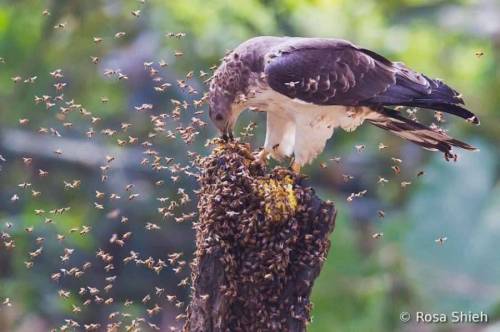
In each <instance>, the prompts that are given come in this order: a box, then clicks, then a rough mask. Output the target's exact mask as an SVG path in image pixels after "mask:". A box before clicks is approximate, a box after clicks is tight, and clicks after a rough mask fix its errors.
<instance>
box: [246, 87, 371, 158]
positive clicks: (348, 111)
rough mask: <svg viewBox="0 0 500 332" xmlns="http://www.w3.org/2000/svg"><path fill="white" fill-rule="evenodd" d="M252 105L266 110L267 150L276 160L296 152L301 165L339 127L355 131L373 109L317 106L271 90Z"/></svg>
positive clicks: (320, 149) (259, 95)
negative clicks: (354, 109)
mask: <svg viewBox="0 0 500 332" xmlns="http://www.w3.org/2000/svg"><path fill="white" fill-rule="evenodd" d="M249 104H250V105H249V106H256V107H258V108H259V110H261V111H265V112H267V127H266V140H265V143H264V149H266V150H267V151H269V152H270V153H271V156H273V157H274V158H276V159H281V158H283V157H284V156H291V155H292V154H293V155H294V158H295V162H296V163H298V164H299V165H305V164H308V163H310V162H311V161H312V160H313V159H314V158H315V157H316V156H317V155H318V154H320V153H321V152H322V151H323V149H324V148H325V145H326V141H327V140H328V139H329V138H330V137H331V136H332V134H333V130H334V129H335V128H336V127H341V128H343V129H345V130H347V131H352V130H354V129H356V128H357V127H358V126H359V125H361V124H362V123H363V121H364V119H365V117H366V115H367V114H368V113H369V112H370V110H369V109H367V108H366V109H362V110H361V109H357V110H356V112H354V111H353V110H352V108H349V107H345V106H318V105H314V104H310V103H307V102H304V101H302V100H299V99H290V98H288V97H286V96H284V95H282V94H280V93H278V92H276V91H274V90H272V89H269V88H268V89H263V90H261V91H260V92H259V93H258V94H257V95H256V96H255V97H254V98H253V99H251V100H250V102H249Z"/></svg>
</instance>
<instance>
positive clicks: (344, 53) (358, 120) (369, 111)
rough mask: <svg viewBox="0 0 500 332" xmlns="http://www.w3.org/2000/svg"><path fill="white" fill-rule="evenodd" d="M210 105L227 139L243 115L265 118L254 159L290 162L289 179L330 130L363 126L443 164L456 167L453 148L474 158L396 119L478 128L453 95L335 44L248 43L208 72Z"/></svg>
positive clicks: (441, 136)
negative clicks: (430, 115) (438, 156)
mask: <svg viewBox="0 0 500 332" xmlns="http://www.w3.org/2000/svg"><path fill="white" fill-rule="evenodd" d="M208 103H209V115H210V118H211V120H212V121H213V122H214V124H215V125H216V127H217V128H218V129H219V130H220V131H221V133H222V135H223V137H224V138H226V139H227V138H232V131H233V128H234V125H235V122H236V120H237V118H238V116H239V115H240V113H241V112H242V111H243V110H245V109H250V110H256V111H264V112H266V113H267V126H266V139H265V143H264V148H263V150H261V152H260V153H259V156H258V159H259V160H260V161H262V162H264V161H265V160H266V159H267V158H268V156H271V157H273V158H275V159H277V160H281V159H282V158H284V157H287V156H288V157H291V156H293V164H292V168H293V169H294V170H295V171H300V167H301V166H303V165H305V164H307V163H310V162H311V161H312V160H313V159H314V158H315V157H316V156H317V155H318V154H320V153H321V152H322V150H323V149H324V147H325V144H326V141H327V140H328V139H329V138H330V137H331V136H332V134H333V131H334V129H335V128H339V127H340V128H342V129H344V130H346V131H349V132H350V131H353V130H355V129H356V128H357V127H358V126H360V125H361V124H362V123H363V122H364V121H367V122H369V123H371V124H373V125H375V126H377V127H380V128H382V129H385V130H388V131H390V132H392V133H394V134H396V135H398V136H400V137H402V138H404V139H406V140H409V141H411V142H414V143H416V144H418V145H420V146H422V147H424V148H426V149H428V150H433V151H441V152H443V153H444V156H445V158H446V159H447V160H449V159H456V155H454V154H453V153H452V147H459V148H462V149H465V150H476V149H475V148H474V147H473V146H471V145H469V144H467V143H464V142H461V141H459V140H456V139H454V138H452V137H450V136H449V135H448V134H446V132H444V131H443V130H441V129H439V128H437V127H436V126H434V128H431V127H428V126H425V125H423V124H421V123H418V122H416V121H414V120H412V119H409V118H406V117H404V116H403V115H402V114H401V113H400V112H399V111H397V109H399V108H398V106H406V107H417V108H423V109H430V110H435V111H438V112H444V113H450V114H453V115H456V116H459V117H461V118H464V119H466V120H467V121H469V122H471V123H474V124H479V119H478V117H477V116H476V115H474V114H473V113H472V112H470V111H469V110H467V109H466V108H465V107H464V106H463V105H464V101H463V99H462V97H461V95H460V94H459V93H458V92H457V91H455V90H454V89H452V88H451V87H449V86H448V85H446V84H445V83H443V82H442V81H441V80H439V79H432V78H429V77H427V76H426V75H424V74H421V73H418V72H416V71H413V70H412V69H410V68H408V67H407V66H405V65H404V64H403V63H401V62H392V61H390V60H388V59H386V58H385V57H383V56H381V55H379V54H377V53H375V52H373V51H370V50H368V49H365V48H361V47H358V46H356V45H354V44H352V43H350V42H348V41H345V40H341V39H327V38H298V37H270V36H263V37H256V38H252V39H249V40H247V41H246V42H244V43H242V44H241V45H239V46H238V47H236V48H235V49H234V50H233V51H232V52H230V53H229V54H227V55H226V56H225V57H224V59H223V61H222V63H221V65H220V66H219V67H218V68H217V69H216V71H215V72H214V76H213V77H212V80H211V83H210V89H209V95H208Z"/></svg>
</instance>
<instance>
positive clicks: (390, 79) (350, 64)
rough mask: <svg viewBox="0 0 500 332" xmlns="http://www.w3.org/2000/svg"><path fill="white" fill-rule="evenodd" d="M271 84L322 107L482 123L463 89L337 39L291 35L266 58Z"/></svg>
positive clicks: (268, 79) (281, 91) (268, 77)
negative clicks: (438, 114) (421, 111)
mask: <svg viewBox="0 0 500 332" xmlns="http://www.w3.org/2000/svg"><path fill="white" fill-rule="evenodd" d="M266 58H267V62H266V64H265V67H264V71H265V74H266V77H267V81H268V83H269V86H270V87H271V88H272V89H274V90H276V91H278V92H279V93H281V94H284V95H286V96H288V97H290V98H297V99H300V100H303V101H306V102H309V103H313V104H317V105H344V106H368V107H373V108H376V109H378V108H380V107H381V106H396V105H401V106H409V107H422V108H428V109H435V110H439V111H443V112H447V113H451V114H454V115H457V116H460V117H462V118H464V119H467V120H470V121H471V122H473V123H475V124H479V119H478V118H477V116H475V115H474V113H472V112H470V111H469V110H467V109H465V108H464V107H462V106H460V104H463V100H462V98H461V97H460V95H459V93H458V92H457V91H455V90H453V89H452V88H450V87H449V86H448V85H446V84H444V83H443V82H441V81H440V80H434V79H430V78H428V77H426V76H425V75H423V74H420V73H417V72H415V71H413V70H411V69H409V68H408V67H406V66H405V65H404V64H402V63H397V62H395V63H393V62H391V61H389V60H388V59H386V58H384V57H383V56H381V55H379V54H377V53H375V52H373V51H370V50H366V49H362V48H358V47H356V46H354V45H353V44H351V43H349V42H346V41H343V40H335V39H315V38H313V39H291V41H289V42H288V43H285V44H284V45H280V46H279V48H277V49H273V50H272V51H271V52H269V53H268V55H267V56H266Z"/></svg>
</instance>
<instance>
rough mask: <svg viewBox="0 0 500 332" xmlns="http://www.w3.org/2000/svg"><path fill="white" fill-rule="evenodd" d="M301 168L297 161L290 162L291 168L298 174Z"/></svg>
mask: <svg viewBox="0 0 500 332" xmlns="http://www.w3.org/2000/svg"><path fill="white" fill-rule="evenodd" d="M301 168H302V166H300V164H299V163H296V162H293V163H292V166H291V169H292V171H293V172H295V173H297V174H300V169H301Z"/></svg>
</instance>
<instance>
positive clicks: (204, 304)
mask: <svg viewBox="0 0 500 332" xmlns="http://www.w3.org/2000/svg"><path fill="white" fill-rule="evenodd" d="M200 166H201V176H200V180H199V181H200V186H201V188H200V199H199V205H198V208H199V213H200V219H199V221H198V222H197V223H196V224H195V229H196V234H197V235H196V247H197V250H196V253H195V259H194V261H193V264H192V267H193V272H192V281H193V284H192V286H193V289H192V301H191V304H190V307H189V309H188V320H187V322H186V325H185V331H305V329H306V325H307V323H308V322H309V320H310V310H311V303H310V300H309V296H310V293H311V288H312V285H313V282H314V280H315V278H316V277H317V276H318V274H319V272H320V269H321V266H322V264H323V262H324V260H325V259H326V255H327V252H328V249H329V246H330V241H329V239H328V237H329V234H330V233H331V231H332V230H333V226H334V221H335V208H334V206H333V204H332V203H329V202H323V201H321V200H320V199H319V198H317V197H316V195H315V194H314V190H313V189H312V188H310V187H307V186H305V185H304V183H303V182H304V180H303V178H302V177H301V176H299V175H297V174H294V173H293V172H292V171H289V170H287V169H284V168H276V169H274V170H273V171H271V172H270V173H266V171H265V169H264V168H263V167H261V166H260V165H258V164H256V163H255V162H254V158H253V156H252V155H251V153H250V149H249V147H248V146H247V145H245V144H242V143H237V142H235V143H227V144H221V145H219V146H218V147H217V148H215V149H214V152H213V153H212V154H211V155H210V156H208V157H206V158H205V159H203V160H202V161H201V165H200Z"/></svg>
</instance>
